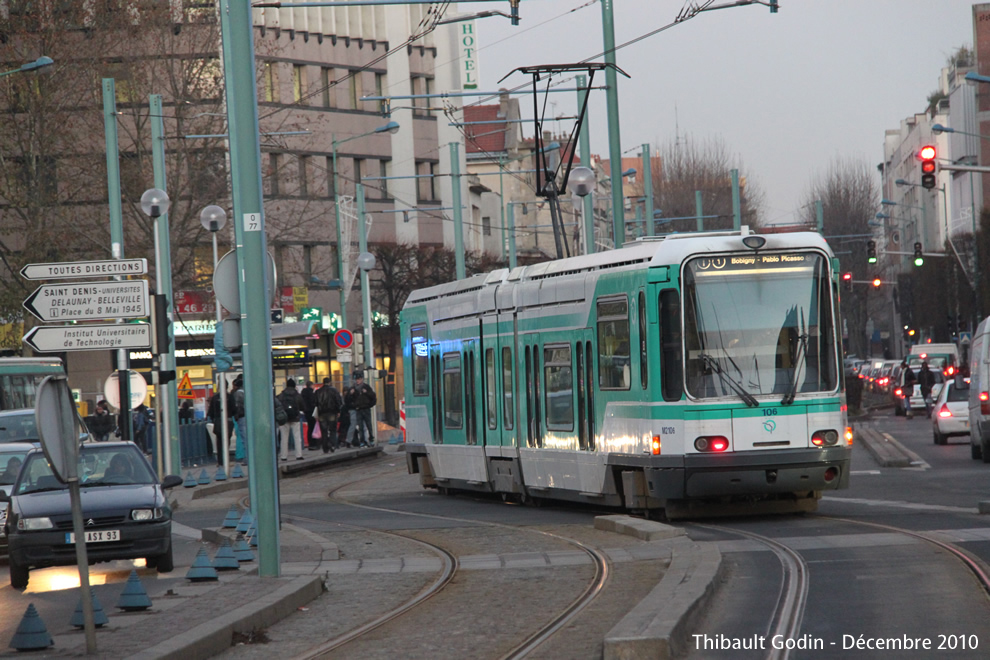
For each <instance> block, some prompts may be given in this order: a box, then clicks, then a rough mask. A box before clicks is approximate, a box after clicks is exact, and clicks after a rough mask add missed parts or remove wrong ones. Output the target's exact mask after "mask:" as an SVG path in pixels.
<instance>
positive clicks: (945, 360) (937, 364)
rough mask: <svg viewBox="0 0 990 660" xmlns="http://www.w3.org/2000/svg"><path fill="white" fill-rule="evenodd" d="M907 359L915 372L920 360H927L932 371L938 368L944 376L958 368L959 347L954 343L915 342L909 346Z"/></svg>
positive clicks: (951, 374) (950, 374)
mask: <svg viewBox="0 0 990 660" xmlns="http://www.w3.org/2000/svg"><path fill="white" fill-rule="evenodd" d="M907 361H908V364H910V365H911V368H912V369H914V370H915V372H917V371H918V368H919V367H920V366H921V363H922V361H927V362H928V367H929V368H930V369H931V370H932V371H935V370H939V371H942V372H943V375H945V376H954V375H955V372H956V370H957V369H958V368H959V348H958V347H957V346H956V345H955V344H917V345H915V346H912V347H911V353H910V355H908V356H907Z"/></svg>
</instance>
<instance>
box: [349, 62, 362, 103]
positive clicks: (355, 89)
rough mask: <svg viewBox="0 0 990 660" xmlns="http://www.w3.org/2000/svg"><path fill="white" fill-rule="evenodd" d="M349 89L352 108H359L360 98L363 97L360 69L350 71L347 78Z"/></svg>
mask: <svg viewBox="0 0 990 660" xmlns="http://www.w3.org/2000/svg"><path fill="white" fill-rule="evenodd" d="M347 90H348V95H349V98H350V107H351V110H357V109H358V108H359V107H360V106H359V105H358V99H359V98H360V97H361V72H360V71H350V72H348V78H347Z"/></svg>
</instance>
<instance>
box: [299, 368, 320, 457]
mask: <svg viewBox="0 0 990 660" xmlns="http://www.w3.org/2000/svg"><path fill="white" fill-rule="evenodd" d="M299 394H300V395H302V400H303V414H304V415H305V416H306V439H307V440H308V441H309V445H308V446H309V448H310V451H312V450H314V449H319V445H318V443H316V442H314V441H313V429H314V428H316V390H314V389H313V381H311V380H307V381H306V387H304V388H303V389H302V392H300V393H299Z"/></svg>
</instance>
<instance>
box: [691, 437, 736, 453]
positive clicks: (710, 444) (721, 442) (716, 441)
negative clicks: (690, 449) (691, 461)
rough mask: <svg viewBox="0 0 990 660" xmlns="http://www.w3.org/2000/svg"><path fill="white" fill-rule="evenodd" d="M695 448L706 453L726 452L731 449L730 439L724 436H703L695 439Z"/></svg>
mask: <svg viewBox="0 0 990 660" xmlns="http://www.w3.org/2000/svg"><path fill="white" fill-rule="evenodd" d="M694 448H695V449H697V450H698V451H701V452H705V453H712V452H716V453H717V452H721V451H725V450H726V449H728V448H729V439H728V438H726V437H725V436H723V435H702V436H699V437H698V438H696V439H695V441H694Z"/></svg>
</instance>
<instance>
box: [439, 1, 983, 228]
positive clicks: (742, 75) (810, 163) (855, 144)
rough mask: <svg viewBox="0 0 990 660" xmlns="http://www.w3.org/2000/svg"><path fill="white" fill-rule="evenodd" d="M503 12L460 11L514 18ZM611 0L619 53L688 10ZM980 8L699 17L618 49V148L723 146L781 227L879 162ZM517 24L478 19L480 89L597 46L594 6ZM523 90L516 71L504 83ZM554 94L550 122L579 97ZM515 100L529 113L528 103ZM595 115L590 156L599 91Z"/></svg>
mask: <svg viewBox="0 0 990 660" xmlns="http://www.w3.org/2000/svg"><path fill="white" fill-rule="evenodd" d="M700 2H701V0H699V3H700ZM504 4H505V6H504V7H503V6H502V3H497V2H486V3H483V4H482V3H470V2H461V3H459V7H458V8H459V10H460V11H461V12H462V13H469V12H474V11H482V10H488V9H498V10H501V11H505V12H508V8H507V7H508V2H506V3H504ZM613 4H614V11H615V41H616V44H622V43H625V42H626V41H629V40H631V39H635V38H636V37H639V36H641V35H643V34H646V33H648V32H651V31H653V30H655V29H657V28H660V27H662V26H664V25H666V24H668V23H671V22H672V21H673V20H674V18H675V17H676V16H677V14H678V13H679V12H680V10H681V9H682V8H683V7H684V4H685V3H684V2H683V1H682V0H614V3H613ZM972 4H973V3H972V2H964V1H962V0H937V1H935V0H780V5H781V7H780V11H779V12H778V13H777V14H771V13H770V10H769V9H768V8H767V7H765V6H762V5H751V6H745V7H734V8H730V9H723V10H720V11H710V12H705V13H702V14H700V15H698V16H696V17H695V18H692V19H690V20H688V21H686V22H684V23H681V24H679V25H676V26H674V27H672V28H670V29H668V30H665V31H663V32H661V33H659V34H656V35H654V36H651V37H649V38H647V39H645V40H643V41H640V42H638V43H636V44H633V45H630V46H627V47H625V48H622V49H621V50H619V51H618V52H617V54H616V63H617V64H618V66H619V67H620V68H621V69H623V70H624V71H625V72H626V73H628V74H629V75H630V76H631V78H630V79H626V78H622V77H620V78H619V114H620V122H621V131H622V133H621V136H622V150H623V151H627V150H630V149H634V148H635V147H637V145H640V144H643V143H647V142H648V143H651V144H664V143H668V142H672V141H673V140H674V138H675V136H676V135H677V134H678V132H679V134H680V135H681V136H689V137H692V138H695V139H698V140H704V139H707V138H710V137H716V138H718V139H720V140H721V141H722V142H723V143H724V145H725V146H726V148H727V149H728V150H729V152H730V153H732V154H734V155H736V156H737V157H738V160H739V162H740V163H741V165H742V173H743V174H744V175H746V176H748V177H750V179H751V180H755V181H756V182H757V183H758V184H759V186H760V187H761V188H762V189H763V191H764V192H765V193H766V198H767V200H766V201H767V208H766V212H767V216H766V219H767V220H768V221H769V222H771V223H775V224H777V223H783V224H787V223H789V222H791V221H792V220H794V219H796V216H797V209H798V206H799V205H800V204H801V203H802V202H803V201H804V199H805V196H806V193H807V190H808V188H809V185H810V182H811V181H812V180H813V179H814V177H815V176H816V175H820V174H822V173H824V171H825V170H826V169H827V167H828V165H829V163H830V162H832V160H833V159H835V158H836V157H853V158H857V159H864V160H865V161H866V162H868V163H869V164H870V165H871V166H873V165H876V164H878V163H880V162H881V160H882V159H883V136H884V131H885V130H886V129H889V128H897V127H898V126H899V125H900V121H901V120H902V119H904V118H905V117H908V116H911V115H913V114H914V113H916V112H922V111H924V109H925V106H926V102H925V100H926V98H927V97H928V95H929V94H930V93H931V92H933V91H935V90H936V89H937V86H938V76H939V71H940V70H941V68H942V67H943V66H945V63H946V60H947V58H948V57H949V55H951V54H952V53H953V52H955V50H956V49H957V48H958V47H959V46H961V45H964V44H965V45H968V46H972V41H973V27H972V13H971V6H972ZM579 7H583V8H581V9H576V8H579ZM572 10H575V11H572ZM520 15H521V17H522V23H521V25H519V26H517V27H512V26H511V25H510V23H509V21H508V20H506V19H501V18H487V19H482V20H479V21H478V22H477V31H478V37H479V39H478V40H479V45H480V46H481V50H480V51H479V56H480V62H479V66H480V69H481V78H480V86H481V89H483V90H494V89H497V88H498V87H499V85H498V81H499V80H500V79H501V78H502V77H503V76H505V75H506V74H507V73H509V72H510V71H512V70H513V69H515V68H516V67H519V66H527V65H537V64H557V63H570V62H578V61H581V60H583V59H585V58H588V57H591V56H594V55H597V54H599V53H601V52H602V50H603V48H602V29H601V25H602V10H601V5H600V3H598V2H587V0H523V1H522V2H521V4H520ZM598 61H601V59H600V58H599V60H598ZM601 81H602V84H603V83H604V77H603V76H602V77H601ZM523 82H528V79H527V78H526V77H525V76H523V75H522V74H515V75H514V76H513V77H511V78H509V79H508V80H506V81H505V82H504V83H503V84H502V85H503V86H510V85H511V86H515V85H518V84H520V83H523ZM595 83H596V85H597V84H599V78H597V77H596V80H595ZM551 96H552V97H553V101H554V102H556V103H557V104H558V105H557V109H556V111H555V112H554V113H553V114H557V115H560V114H571V113H573V111H574V108H575V106H576V100H575V95H574V94H572V93H561V94H554V95H551ZM521 98H522V97H521ZM521 105H522V107H523V112H524V114H525V116H531V111H530V110H529V109H530V108H531V107H532V100H531V99H530V98H524V99H523V100H522V101H521ZM589 114H590V122H591V124H590V126H591V136H592V137H591V146H592V151H593V152H595V153H597V154H600V155H602V156H604V157H607V156H608V132H607V130H608V129H607V123H606V116H605V104H604V92H596V93H595V96H594V97H593V103H592V105H591V106H590V108H589ZM561 128H562V129H564V128H566V127H563V126H562V127H561ZM526 135H527V136H529V135H532V127H531V126H527V129H526ZM636 153H638V150H636V151H630V152H629V153H628V154H627V155H635V154H636Z"/></svg>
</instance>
